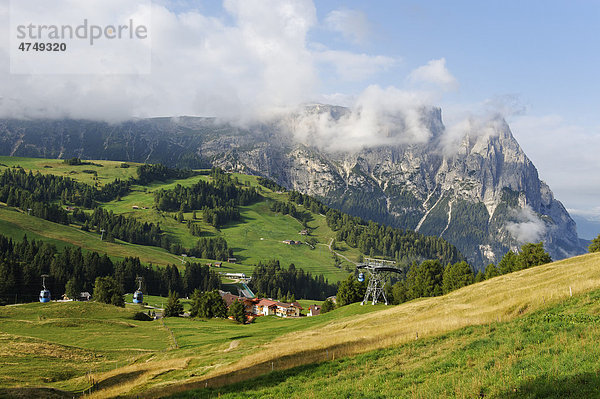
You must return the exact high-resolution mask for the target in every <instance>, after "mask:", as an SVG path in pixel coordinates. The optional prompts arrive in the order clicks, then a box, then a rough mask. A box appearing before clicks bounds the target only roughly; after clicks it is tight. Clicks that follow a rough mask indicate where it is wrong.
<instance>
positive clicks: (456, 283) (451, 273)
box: [442, 261, 475, 294]
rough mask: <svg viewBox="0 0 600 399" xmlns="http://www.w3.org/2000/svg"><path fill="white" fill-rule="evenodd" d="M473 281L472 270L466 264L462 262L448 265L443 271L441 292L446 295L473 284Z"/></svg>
mask: <svg viewBox="0 0 600 399" xmlns="http://www.w3.org/2000/svg"><path fill="white" fill-rule="evenodd" d="M474 279H475V276H474V275H473V270H471V266H469V264H468V263H467V262H465V261H462V262H457V263H455V264H453V265H448V266H446V268H445V269H444V274H443V278H442V290H443V291H444V294H447V293H448V292H451V291H454V290H457V289H459V288H461V287H464V286H467V285H469V284H473V280H474Z"/></svg>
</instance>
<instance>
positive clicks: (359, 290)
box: [336, 274, 366, 306]
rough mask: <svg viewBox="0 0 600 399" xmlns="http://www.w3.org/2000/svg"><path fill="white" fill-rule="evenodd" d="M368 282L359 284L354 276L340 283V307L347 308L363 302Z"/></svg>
mask: <svg viewBox="0 0 600 399" xmlns="http://www.w3.org/2000/svg"><path fill="white" fill-rule="evenodd" d="M365 290H366V281H365V282H362V283H361V282H359V281H358V280H357V279H356V277H354V275H353V274H350V275H349V276H348V278H347V279H346V280H343V281H342V282H341V283H340V286H339V288H338V292H337V295H336V298H337V303H338V306H346V305H349V304H351V303H354V302H359V301H362V299H363V298H364V296H365Z"/></svg>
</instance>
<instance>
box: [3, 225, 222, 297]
mask: <svg viewBox="0 0 600 399" xmlns="http://www.w3.org/2000/svg"><path fill="white" fill-rule="evenodd" d="M42 274H48V275H50V277H49V278H48V279H47V280H46V286H47V288H48V289H49V290H50V291H51V292H52V295H53V296H54V297H55V298H56V297H60V296H61V295H62V294H63V293H67V294H68V295H71V296H72V295H73V294H77V295H78V293H79V292H83V291H87V292H90V293H92V296H93V295H94V294H93V291H94V284H95V282H96V279H97V278H98V277H107V276H110V277H111V278H114V279H115V281H117V283H118V284H119V286H120V287H122V289H123V290H124V292H133V291H135V289H136V288H137V285H136V277H138V276H139V277H143V291H144V292H145V293H148V294H150V295H161V296H166V295H167V294H168V293H169V291H177V292H181V293H183V294H185V295H191V294H192V292H194V290H195V289H199V290H201V291H209V290H212V289H217V288H219V287H220V278H219V276H218V274H216V273H215V272H213V271H211V270H210V269H209V267H208V266H205V265H200V264H197V263H188V264H187V265H186V267H185V271H184V272H183V274H181V273H180V272H179V269H178V268H177V266H175V265H168V266H166V267H163V268H159V267H152V266H145V265H142V264H141V263H140V260H139V258H125V259H124V260H123V261H116V262H115V261H113V260H111V259H110V258H109V257H108V256H107V255H100V254H98V253H97V252H83V251H82V250H81V248H75V247H70V246H67V247H65V248H64V249H62V250H60V251H59V250H57V248H56V247H55V246H54V245H51V244H48V243H44V242H42V241H36V240H31V241H30V240H28V239H27V237H26V236H25V237H24V239H23V240H22V241H21V242H14V241H13V240H12V239H9V238H7V237H5V236H3V235H1V234H0V303H15V302H19V303H20V302H32V301H36V300H37V298H38V294H39V291H40V289H41V279H40V276H41V275H42ZM71 296H70V297H71Z"/></svg>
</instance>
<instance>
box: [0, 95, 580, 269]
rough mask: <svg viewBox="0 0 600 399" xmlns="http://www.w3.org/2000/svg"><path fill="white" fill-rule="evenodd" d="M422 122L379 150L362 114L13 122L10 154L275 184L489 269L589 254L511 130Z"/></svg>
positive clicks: (423, 118) (430, 111) (5, 142)
mask: <svg viewBox="0 0 600 399" xmlns="http://www.w3.org/2000/svg"><path fill="white" fill-rule="evenodd" d="M353 113H355V114H356V113H358V114H359V115H358V116H356V115H353ZM419 115H420V116H419V118H420V121H419V124H418V125H419V126H418V129H415V127H414V126H415V122H414V120H413V121H412V122H411V121H410V118H408V117H406V115H392V116H387V118H388V119H387V120H388V121H389V123H388V124H387V125H383V127H382V128H381V129H380V131H379V132H378V133H376V135H375V136H374V138H373V140H372V145H364V144H361V143H362V141H361V140H364V139H365V137H367V138H368V137H369V136H368V135H367V134H366V133H364V132H361V131H358V130H356V129H355V127H354V126H352V129H353V130H351V131H347V132H346V131H345V130H344V129H347V128H348V126H349V125H350V124H351V123H352V122H354V119H352V118H362V117H364V115H360V110H359V111H356V110H349V109H347V108H343V107H337V106H328V105H321V104H319V105H311V106H308V107H306V108H304V109H303V110H301V111H298V112H296V113H292V114H287V115H284V116H280V117H278V118H274V119H272V120H271V121H270V122H264V123H257V124H254V125H249V126H243V127H241V126H235V125H233V124H230V123H226V122H222V121H219V120H217V119H215V118H196V117H178V118H153V119H141V120H135V121H128V122H123V123H119V124H114V125H110V124H107V123H103V122H90V121H74V120H63V121H51V120H46V121H16V120H2V121H0V144H1V145H0V149H2V150H1V151H2V155H19V156H38V157H42V156H43V157H51V158H69V157H73V156H77V157H80V158H87V159H113V160H114V159H118V160H123V161H138V162H162V163H165V164H167V165H179V166H188V167H200V166H207V165H214V166H219V167H222V168H224V169H226V170H230V171H237V172H242V173H249V174H255V175H261V176H266V177H269V178H271V179H273V180H275V181H276V182H277V183H279V184H281V185H283V186H285V187H287V188H291V189H294V190H297V191H300V192H303V193H306V194H309V195H312V196H314V197H317V198H319V199H320V200H322V201H323V202H325V203H326V204H328V205H330V206H333V207H335V208H338V209H340V210H342V211H345V212H348V213H351V214H353V215H356V216H361V217H363V218H366V219H371V220H374V221H377V222H382V223H386V224H388V225H391V226H393V227H401V228H408V229H413V230H418V231H420V232H422V233H424V234H427V235H438V236H442V237H443V238H446V239H447V240H448V241H450V242H452V243H453V244H454V245H456V246H457V247H458V248H459V249H460V251H461V252H462V253H463V254H464V255H465V256H466V257H467V259H468V260H469V261H470V262H471V263H473V264H474V265H476V266H478V267H479V268H483V267H484V266H485V264H487V263H489V262H498V261H499V260H500V258H501V257H502V255H503V254H504V253H505V252H506V251H507V250H509V249H510V250H516V249H517V248H518V247H519V246H520V244H522V243H523V242H526V241H536V242H538V241H544V243H545V244H546V247H547V250H548V251H549V253H550V254H551V255H552V257H553V258H554V259H562V258H564V257H568V256H572V255H576V254H580V253H583V252H584V246H583V241H581V240H580V239H579V238H578V236H577V233H576V231H575V222H574V221H573V220H572V218H571V217H570V215H569V214H568V212H567V211H566V209H565V208H564V206H563V205H562V204H561V203H560V201H558V200H556V199H555V198H554V195H553V193H552V191H551V190H550V188H549V187H548V185H547V184H546V183H544V182H543V181H541V180H540V179H539V176H538V173H537V169H536V168H535V166H534V165H533V163H532V162H531V161H530V160H529V158H528V157H527V155H526V154H525V153H524V151H523V150H522V149H521V147H520V146H519V144H518V142H517V141H516V139H515V138H514V137H513V135H512V133H511V131H510V128H509V126H508V124H507V123H506V121H504V119H502V118H499V117H495V118H491V119H489V120H487V121H484V122H480V121H474V120H471V121H468V122H467V123H466V124H465V125H464V126H463V127H462V131H460V134H457V133H456V132H453V131H451V130H450V129H446V127H445V126H444V123H443V121H442V112H441V109H440V108H422V109H420V110H419ZM413 119H414V118H413ZM340 123H346V125H345V126H344V125H343V124H342V125H340ZM324 124H325V126H327V128H328V129H336V128H337V127H338V126H339V131H335V132H333V133H332V136H331V137H329V136H326V135H324V134H323V133H322V132H321V131H320V130H319V129H320V128H319V126H322V125H324ZM307 126H308V127H307ZM299 129H304V131H300V132H299ZM311 129H312V130H311ZM344 133H348V134H350V137H349V138H348V139H347V140H341V141H345V142H346V143H345V144H344V146H345V147H343V149H342V150H335V148H332V147H331V142H334V143H335V140H338V141H339V137H340V135H343V134H344ZM353 134H354V135H355V136H352V135H353ZM328 140H329V141H328ZM353 140H354V141H356V142H357V143H358V144H357V147H356V148H352V145H353V144H354V143H353ZM9 148H10V151H7V149H9Z"/></svg>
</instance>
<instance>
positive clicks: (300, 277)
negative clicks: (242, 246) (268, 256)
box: [250, 260, 337, 302]
mask: <svg viewBox="0 0 600 399" xmlns="http://www.w3.org/2000/svg"><path fill="white" fill-rule="evenodd" d="M250 287H251V288H252V290H253V291H254V292H256V293H257V295H259V296H264V297H268V298H276V299H278V300H283V301H285V300H287V301H290V302H291V301H293V299H296V298H311V299H325V298H327V297H328V296H331V295H334V294H335V293H336V291H337V286H336V285H334V284H329V282H328V281H327V279H325V277H324V276H323V275H322V274H319V275H318V276H313V275H312V274H311V273H310V272H305V271H304V270H303V269H301V268H296V266H295V265H294V264H293V263H292V264H291V265H290V266H289V267H288V268H287V269H286V268H285V267H281V265H280V264H279V261H278V260H270V261H266V262H259V263H258V265H256V267H255V268H254V271H253V272H252V280H250Z"/></svg>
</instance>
